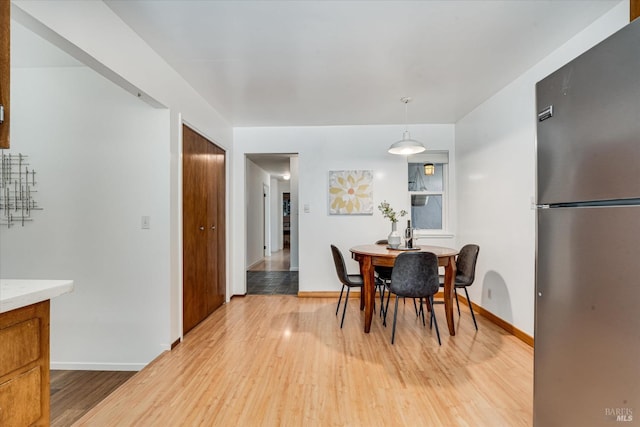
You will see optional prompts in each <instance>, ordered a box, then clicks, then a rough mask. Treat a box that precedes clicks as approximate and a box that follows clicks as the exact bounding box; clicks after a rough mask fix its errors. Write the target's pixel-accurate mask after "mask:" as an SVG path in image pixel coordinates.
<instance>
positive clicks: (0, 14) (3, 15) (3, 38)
mask: <svg viewBox="0 0 640 427" xmlns="http://www.w3.org/2000/svg"><path fill="white" fill-rule="evenodd" d="M10 12H11V2H10V1H9V0H0V105H2V108H3V114H2V116H3V122H2V124H0V148H9V74H10V71H11V55H10V52H9V50H10V48H11V43H10V33H11V31H10V28H11V20H10V19H9V15H10Z"/></svg>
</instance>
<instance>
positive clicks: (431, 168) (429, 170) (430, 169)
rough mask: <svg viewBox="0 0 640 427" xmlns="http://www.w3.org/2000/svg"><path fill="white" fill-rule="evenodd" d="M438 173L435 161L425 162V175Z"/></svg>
mask: <svg viewBox="0 0 640 427" xmlns="http://www.w3.org/2000/svg"><path fill="white" fill-rule="evenodd" d="M435 173H436V167H435V165H434V164H433V163H425V164H424V174H425V175H434V174H435Z"/></svg>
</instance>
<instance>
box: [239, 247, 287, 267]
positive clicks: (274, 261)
mask: <svg viewBox="0 0 640 427" xmlns="http://www.w3.org/2000/svg"><path fill="white" fill-rule="evenodd" d="M290 260H291V257H290V251H289V249H288V248H284V249H283V250H281V251H278V252H273V253H271V256H269V257H264V258H262V261H260V262H257V263H255V264H254V265H252V266H251V268H249V270H248V271H289V268H290V266H291V261H290Z"/></svg>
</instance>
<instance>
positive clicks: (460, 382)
mask: <svg viewBox="0 0 640 427" xmlns="http://www.w3.org/2000/svg"><path fill="white" fill-rule="evenodd" d="M352 302H353V301H352ZM335 304H336V300H335V299H325V298H296V297H293V296H258V295H255V296H253V295H251V296H247V297H245V298H234V299H233V300H232V301H231V302H230V303H229V304H227V305H225V306H223V307H221V308H220V309H218V310H217V311H215V312H214V313H213V314H212V315H211V316H209V317H208V318H207V319H206V320H205V321H203V322H202V323H201V324H200V325H198V326H197V327H196V328H195V329H194V330H193V331H192V332H191V333H189V334H188V335H187V336H186V337H185V340H184V342H183V343H181V344H180V345H178V346H177V347H176V348H175V349H174V350H172V351H171V352H166V353H165V354H163V355H162V356H161V357H159V358H158V359H156V360H155V361H154V362H152V363H151V364H150V365H149V366H147V367H146V368H145V369H143V370H142V371H141V372H139V373H137V374H136V375H135V376H134V377H133V378H131V379H130V380H129V381H127V383H125V384H124V385H123V386H121V387H120V388H118V389H117V390H116V391H115V392H114V393H112V394H111V395H110V396H108V397H107V398H106V399H105V400H104V401H102V402H101V403H100V404H98V405H97V406H96V407H95V408H94V409H92V410H91V411H89V412H88V413H87V414H86V415H85V416H84V417H83V418H81V419H80V420H79V421H78V422H77V423H76V424H75V425H78V426H85V425H86V426H158V425H163V426H217V425H220V426H228V425H238V426H257V425H259V426H281V425H286V426H303V425H304V426H331V425H348V426H383V425H384V426H417V425H421V426H474V427H478V426H490V427H495V426H509V427H513V426H530V425H531V424H532V407H533V404H532V403H533V349H532V348H531V347H529V346H527V345H526V344H524V343H522V342H521V341H520V340H518V339H517V338H515V337H513V336H511V335H509V334H507V333H506V332H505V331H504V330H502V329H500V328H498V327H497V326H495V325H494V324H493V323H491V322H489V321H487V320H486V319H484V318H482V317H481V316H479V318H478V326H479V328H480V330H479V331H478V332H476V331H475V329H474V327H473V322H472V320H471V316H470V314H469V312H468V310H464V308H463V312H462V317H461V318H459V319H458V318H456V321H457V327H458V335H456V336H455V337H450V336H448V334H446V333H443V335H442V338H443V341H442V346H441V347H440V346H438V343H437V340H436V338H435V331H430V330H429V328H428V326H427V327H426V328H424V327H423V326H422V322H421V321H419V320H418V319H416V316H415V312H414V309H413V304H410V303H407V304H406V305H403V304H402V301H401V302H400V311H399V315H398V326H397V332H396V343H395V345H391V343H390V335H391V330H390V326H389V327H387V328H385V327H383V326H382V322H381V320H380V318H379V317H376V318H375V319H374V322H373V324H372V326H371V333H370V334H364V333H363V330H362V322H363V316H364V314H363V312H361V311H359V307H358V304H353V303H352V304H349V306H348V310H347V316H346V319H345V325H344V328H343V329H340V325H339V321H340V319H339V317H337V316H336V315H335V311H336V305H335ZM390 314H392V312H391V313H390ZM436 315H437V316H438V319H439V320H440V325H441V331H443V332H444V331H445V330H446V328H445V320H444V319H445V317H444V308H443V307H442V306H441V305H438V306H436Z"/></svg>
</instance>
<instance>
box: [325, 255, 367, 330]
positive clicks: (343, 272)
mask: <svg viewBox="0 0 640 427" xmlns="http://www.w3.org/2000/svg"><path fill="white" fill-rule="evenodd" d="M331 254H332V255H333V263H334V264H335V266H336V273H337V274H338V279H339V280H340V283H342V289H341V290H340V298H339V299H338V306H337V307H336V316H337V315H338V311H339V310H340V302H341V301H342V293H343V292H344V288H345V286H346V287H347V296H346V298H345V300H344V308H343V309H342V321H341V322H340V328H341V329H342V325H343V324H344V315H345V313H346V312H347V303H348V302H349V290H350V289H351V288H360V289H361V290H362V287H363V285H364V280H363V279H362V275H360V274H348V273H347V268H346V266H345V264H344V257H343V256H342V252H340V249H338V248H337V247H336V246H334V245H331Z"/></svg>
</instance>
